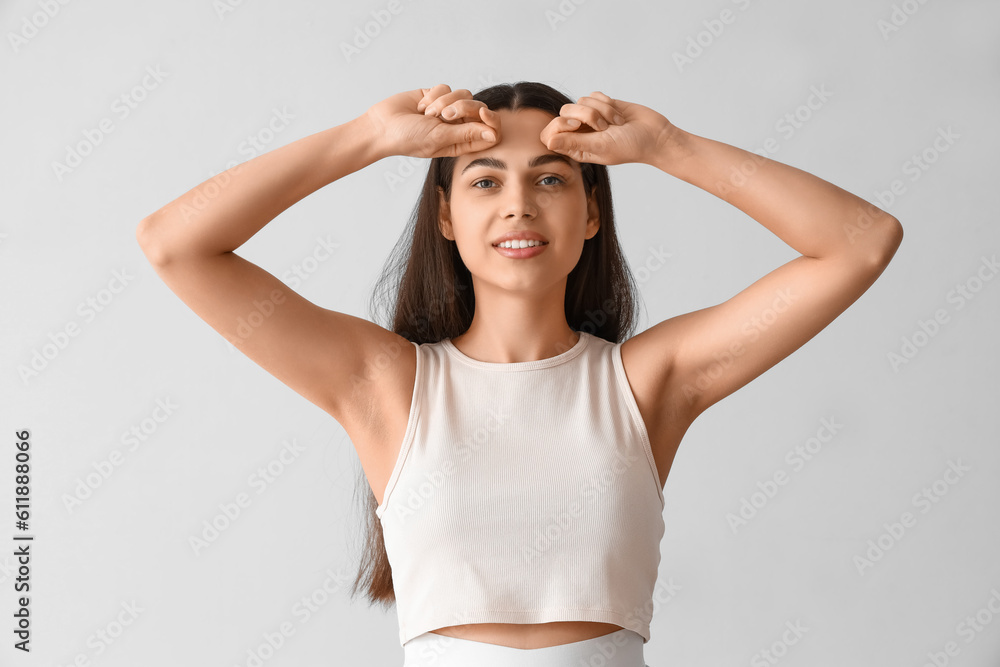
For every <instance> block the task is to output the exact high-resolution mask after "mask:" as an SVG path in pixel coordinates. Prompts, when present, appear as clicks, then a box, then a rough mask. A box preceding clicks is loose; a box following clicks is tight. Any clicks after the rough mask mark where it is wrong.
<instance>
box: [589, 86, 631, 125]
mask: <svg viewBox="0 0 1000 667" xmlns="http://www.w3.org/2000/svg"><path fill="white" fill-rule="evenodd" d="M590 97H592V98H594V99H597V100H600V101H601V102H605V103H607V104H608V105H610V106H611V108H612V109H614V115H613V116H612V122H614V123H615V124H616V125H622V124H623V123H625V121H626V120H627V119H626V117H625V111H624V108H625V107H627V106H628V104H627V103H623V102H622V101H621V100H616V99H614V98H612V97H608V96H607V95H605V94H604V93H602V92H601V91H599V90H595V91H594V92H592V93H591V94H590Z"/></svg>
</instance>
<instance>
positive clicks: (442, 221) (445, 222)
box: [437, 185, 455, 241]
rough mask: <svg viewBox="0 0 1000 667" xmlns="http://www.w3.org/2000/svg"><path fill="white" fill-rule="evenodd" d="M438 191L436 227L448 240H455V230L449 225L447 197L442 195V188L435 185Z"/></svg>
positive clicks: (449, 209) (449, 208) (449, 214)
mask: <svg viewBox="0 0 1000 667" xmlns="http://www.w3.org/2000/svg"><path fill="white" fill-rule="evenodd" d="M437 193H438V229H439V230H440V231H441V234H442V235H443V236H444V237H445V238H446V239H448V240H449V241H454V240H455V232H454V231H453V230H452V227H451V206H450V205H449V203H448V199H447V197H445V196H444V188H442V187H441V186H440V185H439V186H437Z"/></svg>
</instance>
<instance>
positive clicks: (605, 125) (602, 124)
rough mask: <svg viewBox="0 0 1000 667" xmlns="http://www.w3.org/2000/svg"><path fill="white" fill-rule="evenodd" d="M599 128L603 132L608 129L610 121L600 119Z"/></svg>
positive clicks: (598, 120) (598, 121)
mask: <svg viewBox="0 0 1000 667" xmlns="http://www.w3.org/2000/svg"><path fill="white" fill-rule="evenodd" d="M597 127H599V128H601V129H602V130H606V129H608V121H606V120H604V119H603V118H598V119H597Z"/></svg>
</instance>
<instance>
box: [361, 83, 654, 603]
mask: <svg viewBox="0 0 1000 667" xmlns="http://www.w3.org/2000/svg"><path fill="white" fill-rule="evenodd" d="M473 99H475V100H479V101H481V102H484V103H485V104H486V106H487V107H489V108H490V109H492V110H494V111H499V110H501V109H507V110H510V111H512V112H514V111H518V110H520V109H526V108H533V109H541V110H542V111H545V112H547V113H550V114H552V115H553V116H558V115H559V110H560V109H561V108H562V106H563V105H564V104H572V103H573V100H571V99H570V98H569V97H567V96H566V95H564V94H563V93H561V92H559V91H558V90H556V89H554V88H552V87H550V86H548V85H546V84H543V83H535V82H531V81H518V82H517V83H514V84H499V85H495V86H490V87H489V88H484V89H483V90H481V91H479V92H478V93H476V94H475V95H473ZM456 159H457V158H454V157H440V158H432V159H431V161H430V167H429V169H428V171H427V176H426V178H425V179H424V185H423V188H422V189H421V191H420V198H419V199H418V200H417V204H416V206H415V207H414V209H413V213H412V214H411V217H410V221H409V223H408V224H407V226H406V228H405V229H404V230H403V233H402V234H401V235H400V237H399V240H398V241H397V242H396V245H395V247H394V248H393V250H392V252H391V253H390V255H389V259H388V260H387V262H386V264H385V266H384V267H383V269H382V273H381V275H380V276H379V278H378V279H377V281H376V283H375V288H374V290H373V292H372V295H371V301H370V302H369V313H373V314H374V316H373V317H371V320H372V321H373V322H376V323H379V324H381V326H385V327H386V328H388V329H390V330H392V331H393V332H395V333H397V334H399V335H401V336H403V337H404V338H406V339H407V340H409V341H412V342H414V343H418V344H419V343H437V342H439V341H441V340H443V339H445V338H454V337H457V336H458V335H460V334H462V333H464V332H465V331H466V329H468V328H469V325H471V324H472V315H473V312H474V311H475V307H476V299H475V294H474V293H473V289H472V276H471V274H470V273H469V269H468V268H466V266H465V264H464V262H462V258H461V256H460V255H459V254H458V247H457V246H456V244H455V242H454V241H451V240H449V239H447V238H445V237H444V236H443V235H442V234H441V231H440V229H439V227H438V203H439V202H438V192H437V189H438V187H440V188H441V189H442V190H443V191H444V195H445V198H446V200H450V197H451V182H452V171H453V168H454V165H455V160H456ZM580 168H581V171H582V174H583V181H584V190H585V192H586V193H590V192H592V191H593V192H594V194H595V196H596V201H597V206H598V211H599V215H600V228H599V229H598V231H597V233H596V234H595V235H594V236H593V237H592V238H590V239H587V240H586V241H585V242H584V244H583V252H582V254H581V255H580V260H579V262H577V265H576V267H574V268H573V270H572V271H570V273H569V276H568V277H567V280H566V298H565V308H566V321H567V323H568V324H569V326H570V328H572V329H573V330H574V331H586V332H587V333H590V334H593V335H594V336H598V337H600V338H603V339H605V340H608V341H610V342H613V343H618V342H621V341H623V340H627V339H628V338H630V337H631V336H632V335H633V333H634V329H635V326H636V319H637V312H636V310H637V306H638V299H637V297H636V287H635V283H634V280H633V278H632V272H631V271H630V270H629V267H628V263H627V261H626V260H625V257H624V255H623V254H622V251H621V247H620V246H619V244H618V236H617V234H616V232H615V220H614V213H613V210H612V203H611V182H610V180H609V179H608V170H607V167H605V166H604V165H600V164H591V163H580ZM595 188H596V189H595ZM384 322H388V323H390V324H389V325H388V326H387V325H386V324H382V323H384ZM359 492H360V493H361V495H363V496H364V499H363V500H362V514H363V515H364V516H365V519H366V521H365V526H364V532H365V535H364V545H363V553H362V558H361V563H360V565H359V569H358V574H357V577H356V578H355V580H354V585H353V587H352V588H351V597H352V598H354V597H355V596H356V595H357V593H358V592H359V591H363V592H364V593H365V595H366V597H367V598H368V600H369V604H381V605H383V606H384V607H386V608H388V607H389V606H391V605H392V604H393V603H394V602H395V600H396V595H395V591H394V590H393V586H392V568H391V567H390V566H389V559H388V557H387V556H386V551H385V543H384V542H383V538H382V524H381V522H380V521H379V519H378V516H377V515H376V514H375V509H376V507H378V502H377V500H376V499H375V494H374V493H373V492H372V489H371V486H370V485H369V484H368V479H367V477H366V476H365V473H364V470H362V469H360V468H359V475H358V482H357V485H356V487H355V498H357V497H358V493H359Z"/></svg>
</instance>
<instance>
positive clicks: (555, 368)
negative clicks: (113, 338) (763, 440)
mask: <svg viewBox="0 0 1000 667" xmlns="http://www.w3.org/2000/svg"><path fill="white" fill-rule="evenodd" d="M395 155H405V156H415V157H424V158H432V160H431V162H430V168H429V170H428V173H427V176H426V179H425V182H424V185H423V190H422V192H421V195H420V198H419V201H418V203H417V207H416V209H415V212H414V217H413V219H412V220H411V222H410V226H409V228H408V229H407V230H406V231H405V233H404V234H403V236H402V237H401V245H400V246H399V247H398V248H397V249H396V252H395V253H394V258H393V261H392V262H391V270H389V271H387V272H385V273H383V276H382V280H381V281H380V286H381V287H383V288H385V289H382V290H381V291H382V292H387V293H388V297H387V298H386V300H385V302H384V303H386V304H388V306H389V307H390V309H391V313H390V315H391V317H390V319H391V322H390V323H389V325H388V326H387V328H383V327H382V326H379V325H378V324H375V323H374V322H371V321H368V320H366V319H362V318H358V317H353V316H351V315H346V314H343V313H339V312H335V311H331V310H327V309H325V308H320V307H318V306H316V305H314V304H312V303H310V302H308V301H306V300H305V299H303V298H302V297H301V296H299V295H298V294H296V293H295V292H293V291H291V290H290V289H289V288H288V287H287V286H285V285H284V284H283V283H281V282H280V281H279V280H277V279H276V278H275V277H274V276H272V275H271V274H270V273H268V272H266V271H264V270H263V269H261V268H260V267H257V266H255V265H254V264H251V263H250V262H248V261H246V260H245V259H242V258H241V257H240V256H238V255H237V254H235V253H234V251H235V250H236V249H237V248H239V247H240V246H241V245H242V244H243V243H244V242H245V241H246V240H247V239H249V238H250V237H251V236H253V235H254V234H255V233H256V232H257V231H258V230H260V229H261V228H262V227H263V226H264V225H265V224H267V223H268V222H269V221H270V220H272V219H273V218H274V217H275V216H277V215H278V214H279V213H280V212H282V211H284V210H285V209H286V208H288V207H290V206H291V205H292V204H294V203H295V202H297V201H299V200H300V199H302V198H304V197H306V196H307V195H309V194H311V193H312V192H315V191H316V190H318V189H320V188H321V187H323V186H325V185H328V184H329V183H332V182H333V181H336V180H338V179H340V178H343V177H344V176H346V175H348V174H350V173H352V172H355V171H358V170H360V169H362V168H363V167H365V166H367V165H370V164H372V163H373V162H376V161H378V160H380V159H382V158H385V157H389V156H395ZM627 162H636V163H643V164H648V165H651V166H653V167H656V168H658V169H660V170H662V171H664V172H666V173H667V174H669V175H671V176H674V177H676V178H680V179H682V180H684V181H687V182H688V183H691V184H693V185H695V186H697V187H700V188H702V189H704V190H706V191H708V192H711V193H713V194H715V195H717V196H719V197H720V198H722V199H724V200H725V201H727V202H729V203H730V204H732V205H733V206H736V207H737V208H739V209H740V210H742V211H743V212H745V213H746V214H747V215H749V216H750V217H752V218H753V219H755V220H757V221H758V222H759V223H760V224H762V225H764V226H765V227H766V228H767V229H768V230H770V231H771V232H773V233H774V234H775V235H777V236H778V237H779V238H781V239H782V240H783V241H785V242H786V243H787V244H788V245H789V246H791V247H792V248H794V249H795V250H796V251H797V252H799V253H800V255H801V256H799V257H797V258H795V259H794V260H792V261H790V262H788V263H787V264H784V265H782V266H779V267H777V268H776V269H774V270H773V271H771V272H770V273H769V274H767V275H766V276H764V277H762V278H760V279H759V280H757V281H756V282H754V283H753V284H751V285H749V286H748V287H746V288H745V289H744V290H743V291H741V292H740V293H738V294H736V295H735V296H733V297H732V298H730V299H729V300H727V301H725V302H723V303H720V304H718V305H715V306H712V307H709V308H704V309H702V310H698V311H695V312H691V313H687V314H684V315H681V316H678V317H673V318H671V319H668V320H665V321H663V322H660V323H659V324H657V325H655V326H653V327H650V328H649V329H647V330H645V331H643V332H641V333H639V334H636V335H633V333H634V331H633V330H634V327H635V292H634V286H633V283H632V278H631V274H630V272H629V270H628V266H627V263H626V261H625V259H624V257H623V255H622V252H621V249H620V246H619V243H618V239H617V236H616V229H615V221H614V217H613V211H612V202H611V190H610V184H609V180H608V173H607V168H606V165H617V164H624V163H627ZM136 236H137V238H138V240H139V242H140V245H141V246H142V249H143V251H144V252H145V254H146V256H147V257H148V258H149V261H150V262H151V263H152V265H153V266H154V267H155V269H156V271H157V273H158V274H159V276H160V277H161V278H162V279H163V280H164V282H165V283H166V284H167V285H168V286H169V287H170V288H171V289H172V290H173V291H174V292H175V293H176V294H177V295H178V296H179V297H180V298H181V299H182V300H183V301H184V302H185V303H186V304H187V305H188V306H190V307H191V308H192V309H193V310H194V311H195V312H196V313H197V314H198V315H199V316H200V317H202V318H203V319H204V320H205V321H206V322H208V324H210V325H211V326H212V327H213V328H215V329H216V330H217V331H218V332H219V333H221V334H222V335H224V336H225V337H226V338H227V339H229V340H230V341H231V342H232V343H233V344H234V345H236V346H237V347H238V348H239V349H240V350H241V351H242V352H243V353H244V354H246V355H247V356H248V357H250V358H251V359H253V360H254V361H255V362H256V363H258V364H259V365H260V366H262V367H263V368H264V369H266V370H267V371H269V372H270V373H272V374H273V375H274V376H275V377H276V378H278V379H279V380H281V381H282V382H284V383H285V384H287V385H288V386H290V387H291V388H292V389H294V390H295V391H297V392H298V393H300V394H301V395H302V396H304V397H305V398H307V399H308V400H310V401H312V402H313V403H315V404H316V405H318V406H320V407H321V408H322V409H324V410H325V411H327V412H328V413H329V414H330V415H331V416H332V417H333V418H334V419H336V420H337V421H338V422H339V423H340V424H341V425H342V426H343V428H344V429H345V430H346V432H347V434H348V435H349V437H350V439H351V441H352V443H353V444H354V447H355V448H356V450H357V454H358V458H359V460H360V462H361V465H362V469H363V473H364V477H365V480H364V485H365V487H366V490H367V493H366V496H367V498H368V510H369V511H368V526H367V528H368V542H367V546H366V552H365V554H364V556H365V558H364V560H363V561H362V564H361V568H360V570H359V574H358V578H357V580H356V581H355V587H354V590H353V591H352V592H354V593H356V592H357V590H358V588H359V586H363V588H364V589H365V591H366V593H367V595H368V597H369V599H370V600H371V601H372V602H380V603H383V604H391V603H393V602H395V603H396V606H397V612H398V616H399V625H400V642H401V644H403V646H404V652H405V655H406V664H407V665H408V666H409V667H415V666H416V665H424V664H434V665H437V666H439V667H447V666H449V665H459V664H462V665H466V664H476V665H479V666H481V667H482V666H484V665H485V666H489V665H501V664H504V665H506V664H518V665H536V664H537V665H543V664H544V665H546V666H547V667H558V666H559V665H571V664H572V665H577V664H592V663H590V660H598V661H599V662H600V664H605V665H611V666H612V667H613V666H619V667H642V666H643V665H644V664H645V662H644V659H643V654H642V653H643V644H645V643H646V642H647V641H648V639H649V622H650V619H651V617H652V603H651V600H652V594H653V588H654V585H655V583H656V575H657V567H658V565H659V542H660V539H661V538H662V536H663V528H664V526H663V521H662V510H663V493H662V489H663V485H664V483H665V482H666V478H667V474H668V472H669V470H670V467H671V463H672V461H673V458H674V454H675V452H676V451H677V448H678V446H679V445H680V442H681V438H682V437H683V435H684V433H685V432H686V431H687V429H688V427H689V426H690V425H691V423H692V422H693V420H694V419H695V418H697V417H698V415H700V414H701V413H702V412H704V411H705V409H706V408H708V407H709V406H711V405H713V404H714V403H716V402H717V401H719V400H720V399H722V398H724V397H725V396H727V395H729V394H731V393H732V392H734V391H736V390H737V389H739V388H740V387H742V386H744V385H745V384H747V383H748V382H750V381H751V380H753V379H754V378H756V377H757V376H759V375H760V374H761V373H763V372H764V371H766V370H767V369H768V368H770V367H772V366H773V365H775V364H776V363H777V362H779V361H780V360H781V359H783V358H785V357H786V356H788V355H789V354H791V353H792V352H793V351H794V350H796V349H797V348H799V347H800V346H801V345H803V344H804V343H805V342H806V341H808V340H809V339H810V338H812V337H813V336H815V335H816V333H818V332H819V331H820V330H822V329H823V328H824V327H825V326H826V325H827V324H829V323H830V322H831V321H833V320H834V318H836V317H837V316H838V315H839V314H840V313H842V312H843V311H844V310H845V309H846V308H847V307H848V306H849V305H851V304H852V303H853V302H854V301H855V300H856V299H857V298H858V297H859V296H861V294H863V293H864V292H865V290H867V289H868V287H869V286H871V284H872V283H873V282H874V281H875V279H876V278H877V277H878V276H879V275H880V274H881V273H882V271H883V270H884V269H885V267H886V265H887V264H888V262H889V261H890V259H891V258H892V256H893V254H894V253H895V251H896V248H897V247H898V245H899V243H900V241H901V239H902V229H901V227H900V224H899V222H898V221H897V220H896V219H895V218H894V217H893V216H891V215H889V214H888V213H886V212H884V211H882V210H880V209H878V208H876V207H874V206H871V205H870V204H868V203H867V202H865V201H864V200H862V199H859V198H858V197H856V196H854V195H852V194H850V193H848V192H846V191H844V190H842V189H840V188H838V187H836V186H834V185H831V184H830V183H828V182H826V181H823V180H821V179H819V178H817V177H816V176H813V175H811V174H808V173H806V172H804V171H801V170H799V169H796V168H794V167H790V166H787V165H784V164H781V163H779V162H775V161H773V160H769V159H766V158H763V157H761V156H758V155H755V154H752V153H749V152H747V151H744V150H741V149H739V148H735V147H733V146H729V145H726V144H723V143H719V142H717V141H713V140H711V139H707V138H704V137H700V136H697V135H694V134H692V133H690V132H686V131H684V130H682V129H680V128H678V127H676V126H675V125H673V124H672V123H671V122H670V121H668V120H667V119H666V118H665V117H664V116H663V115H661V114H659V113H657V112H656V111H654V110H652V109H650V108H648V107H645V106H642V105H640V104H636V103H630V102H626V101H624V100H617V99H612V98H610V97H608V96H607V95H605V94H603V93H600V92H594V93H592V94H591V95H590V96H587V97H581V98H580V99H579V100H577V102H576V103H573V102H572V101H571V100H570V99H569V98H568V97H566V96H565V95H563V94H562V93H560V92H559V91H557V90H554V89H553V88H551V87H549V86H546V85H543V84H539V83H531V82H518V83H516V84H513V85H507V84H504V85H498V86H492V87H490V88H487V89H485V90H482V91H480V92H479V93H477V94H476V95H475V96H473V95H471V94H470V92H469V91H467V90H455V91H452V90H451V89H450V88H449V87H448V86H446V85H444V84H441V85H437V86H434V87H433V88H428V89H417V90H410V91H407V92H403V93H399V94H397V95H393V96H392V97H389V98H387V99H385V100H383V101H381V102H379V103H378V104H375V105H373V106H371V107H370V108H369V109H368V110H367V111H366V112H365V113H364V114H362V115H361V116H359V117H357V118H355V119H353V120H350V121H349V122H346V123H344V124H343V125H339V126H336V127H333V128H330V129H327V130H324V131H322V132H318V133H316V134H313V135H311V136H308V137H305V138H303V139H299V140H298V141H295V142H293V143H290V144H288V145H286V146H283V147H281V148H278V149H275V150H272V151H270V152H269V153H266V154H263V155H261V156H259V157H256V158H254V159H252V160H250V161H248V162H246V163H244V164H241V165H238V166H236V167H233V168H232V169H230V170H228V171H226V172H223V173H222V174H219V175H217V176H215V177H213V178H211V179H209V180H208V181H206V182H205V183H202V184H201V185H199V186H198V187H196V188H194V189H193V190H191V191H190V192H188V193H186V194H184V195H182V196H181V197H179V198H178V199H176V200H174V201H172V202H170V203H169V204H167V205H166V206H164V207H163V208H161V209H160V210H159V211H157V212H155V213H154V214H152V215H150V216H149V217H147V218H146V219H144V220H143V221H142V222H141V223H140V225H139V228H138V230H137V233H136ZM386 285H388V287H386ZM376 292H377V293H378V292H379V290H378V289H377V290H376ZM248 323H249V326H248ZM390 564H391V567H390ZM397 594H398V595H397ZM598 656H600V657H599V658H598ZM593 664H598V663H597V662H595V663H593Z"/></svg>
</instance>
